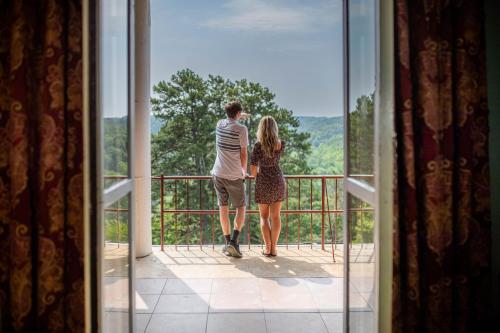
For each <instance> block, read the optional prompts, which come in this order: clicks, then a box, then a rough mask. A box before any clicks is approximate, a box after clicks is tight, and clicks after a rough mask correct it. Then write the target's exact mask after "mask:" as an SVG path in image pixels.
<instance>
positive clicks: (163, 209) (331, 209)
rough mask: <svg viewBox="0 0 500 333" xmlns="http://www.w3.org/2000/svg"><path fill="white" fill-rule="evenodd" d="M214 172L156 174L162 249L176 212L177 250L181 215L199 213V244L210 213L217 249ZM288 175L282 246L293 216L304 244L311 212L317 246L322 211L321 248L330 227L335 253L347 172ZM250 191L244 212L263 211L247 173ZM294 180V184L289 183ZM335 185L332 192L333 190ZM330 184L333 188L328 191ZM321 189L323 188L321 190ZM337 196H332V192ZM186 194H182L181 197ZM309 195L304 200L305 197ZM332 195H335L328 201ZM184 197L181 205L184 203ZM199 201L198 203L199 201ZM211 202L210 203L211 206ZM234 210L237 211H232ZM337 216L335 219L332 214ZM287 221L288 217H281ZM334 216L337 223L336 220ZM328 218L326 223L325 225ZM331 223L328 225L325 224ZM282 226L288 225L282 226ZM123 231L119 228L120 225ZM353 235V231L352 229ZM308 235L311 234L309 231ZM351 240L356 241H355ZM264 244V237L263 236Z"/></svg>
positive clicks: (299, 241) (188, 218)
mask: <svg viewBox="0 0 500 333" xmlns="http://www.w3.org/2000/svg"><path fill="white" fill-rule="evenodd" d="M120 178H123V177H121V176H108V177H106V179H108V180H111V181H116V180H117V179H120ZM211 179H212V177H211V176H165V175H160V176H153V177H152V186H153V187H154V186H158V187H159V189H158V191H159V211H158V214H159V219H160V237H159V238H160V248H161V250H162V251H163V250H164V247H165V235H166V220H167V219H166V217H168V216H171V217H172V219H171V220H172V222H173V226H172V228H171V229H172V232H173V239H174V241H173V244H169V245H174V246H175V249H176V250H177V246H178V245H181V244H179V235H178V227H179V226H180V225H182V223H183V221H182V220H181V218H180V217H184V219H183V220H184V221H191V220H192V218H193V217H194V218H196V217H197V218H199V228H198V229H199V230H198V232H199V244H198V245H199V247H200V249H202V248H203V245H204V241H205V240H204V223H203V218H204V217H207V216H208V217H210V220H211V235H210V236H211V242H210V243H211V245H212V249H214V248H215V244H216V241H215V239H216V237H215V230H216V229H217V228H218V223H216V216H217V215H218V214H219V210H218V207H217V204H216V196H215V190H214V188H213V186H211V185H210V184H209V183H210V181H211ZM285 180H286V199H285V200H284V202H283V206H282V210H281V213H282V215H284V219H282V234H283V233H284V245H285V246H286V248H287V249H288V247H289V245H290V242H289V226H290V221H289V216H290V215H297V216H298V223H297V225H296V228H297V239H296V243H295V244H296V246H297V248H298V249H300V246H301V245H304V244H303V239H301V236H302V233H301V232H302V231H301V226H302V221H303V220H302V219H303V217H304V216H305V217H306V219H307V217H308V222H309V223H308V226H309V230H308V236H309V240H308V243H310V247H311V248H312V247H313V243H314V236H315V235H313V233H314V232H313V229H314V228H313V217H314V216H320V231H321V236H320V244H321V249H322V250H325V245H326V244H327V242H326V238H327V237H326V232H328V234H329V235H328V238H330V242H329V243H330V244H331V250H332V255H334V252H335V246H336V244H337V217H338V216H341V214H343V212H344V210H343V207H342V206H343V204H342V196H340V195H339V192H340V191H343V176H338V175H297V176H293V175H292V176H285ZM246 181H247V190H248V198H247V199H248V200H247V210H246V213H247V214H248V215H249V216H252V215H258V214H259V210H258V207H257V206H256V204H255V203H254V202H253V195H252V192H253V191H252V185H253V183H255V179H254V178H253V177H247V179H246ZM291 184H292V185H291ZM332 187H333V191H332ZM290 188H293V189H295V193H292V192H293V191H290ZM329 189H330V193H329ZM193 191H196V193H195V196H193ZM318 192H319V193H318ZM332 195H333V196H332ZM181 196H182V198H181ZM166 197H168V199H169V204H167V199H166ZM304 199H305V200H304ZM330 199H332V200H330ZM181 201H182V204H181ZM193 201H194V202H195V203H197V207H196V208H193V207H191V203H192V202H193ZM196 201H197V202H196ZM207 206H208V207H207ZM106 211H107V212H114V213H116V214H117V216H118V214H119V213H120V212H124V211H127V209H126V208H122V207H109V208H107V209H106ZM350 211H351V212H353V213H354V214H358V213H364V212H372V211H373V209H372V208H367V207H364V208H351V209H350ZM230 213H231V214H234V213H235V211H234V210H231V211H230ZM332 217H333V218H332ZM283 220H284V221H283ZM332 220H333V223H332ZM327 223H328V225H327ZM327 227H328V230H326V228H327ZM245 228H247V230H246V238H247V239H246V243H247V245H248V247H249V248H250V246H251V244H252V242H251V228H252V223H250V222H247V223H246V225H245ZM283 229H284V230H283ZM192 231H193V230H190V229H188V230H187V234H188V239H189V235H190V234H191V232H192ZM118 232H119V228H118ZM351 234H352V232H351ZM306 237H307V236H306ZM351 242H352V240H351ZM261 244H262V239H261ZM281 244H283V243H281ZM182 245H185V246H187V249H188V250H189V249H190V247H191V246H193V245H194V244H190V242H189V241H188V242H186V243H183V244H182Z"/></svg>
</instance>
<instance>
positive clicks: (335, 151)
mask: <svg viewBox="0 0 500 333" xmlns="http://www.w3.org/2000/svg"><path fill="white" fill-rule="evenodd" d="M297 118H298V119H299V121H300V126H299V131H300V132H308V133H309V134H310V135H311V137H310V139H309V141H310V143H311V145H312V149H311V155H310V156H309V158H308V159H307V160H308V164H309V166H310V167H311V168H312V170H313V172H312V173H313V174H342V173H343V161H344V155H343V151H344V118H343V117H303V116H301V117H297ZM161 126H162V122H161V120H160V119H159V118H156V117H155V116H151V133H152V134H156V133H158V131H159V130H160V128H161Z"/></svg>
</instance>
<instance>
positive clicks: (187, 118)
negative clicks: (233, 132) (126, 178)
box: [151, 69, 311, 175]
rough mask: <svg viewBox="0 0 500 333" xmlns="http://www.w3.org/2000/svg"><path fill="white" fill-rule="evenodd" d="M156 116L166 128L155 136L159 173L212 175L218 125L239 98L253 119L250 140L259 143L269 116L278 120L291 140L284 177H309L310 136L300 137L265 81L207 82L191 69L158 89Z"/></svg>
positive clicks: (296, 124) (154, 160)
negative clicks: (259, 129) (261, 122)
mask: <svg viewBox="0 0 500 333" xmlns="http://www.w3.org/2000/svg"><path fill="white" fill-rule="evenodd" d="M153 91H154V93H155V94H156V97H153V98H152V99H151V104H152V108H153V113H154V115H155V116H156V117H157V118H160V119H161V120H162V121H163V126H162V127H161V129H160V131H159V132H158V133H157V134H154V135H153V138H152V164H153V165H152V168H153V173H155V174H161V173H163V174H170V175H174V174H175V175H207V174H209V172H210V170H211V168H212V165H213V162H214V160H215V125H216V122H217V120H218V119H222V118H225V111H224V108H223V105H224V104H225V103H226V102H227V101H229V100H233V99H239V100H240V101H241V102H242V104H243V107H244V108H245V110H246V111H247V112H248V113H250V114H251V118H250V119H249V120H246V121H245V125H246V126H247V127H248V129H249V138H250V142H251V143H254V142H255V141H256V139H255V137H256V132H257V126H258V122H259V120H260V118H261V117H263V116H265V115H271V116H273V117H274V118H275V119H276V121H277V122H278V126H279V130H280V137H281V138H282V139H283V140H285V141H287V151H286V154H285V156H284V157H283V161H282V167H283V170H284V172H285V173H288V174H292V173H299V174H300V173H307V172H309V171H310V169H309V167H308V165H307V156H308V155H309V153H310V151H311V145H310V144H309V142H308V138H309V134H308V133H299V132H298V127H299V125H300V122H299V120H298V119H297V118H296V117H294V116H293V113H292V111H291V110H288V109H285V108H282V107H280V106H278V105H277V104H276V102H275V101H274V99H275V95H274V94H273V93H272V92H271V91H270V90H269V89H268V88H267V87H264V86H262V85H261V84H260V83H254V82H249V81H247V80H245V79H243V80H239V81H234V82H233V81H230V80H227V79H224V78H222V77H221V76H214V75H210V76H209V77H208V79H206V80H204V79H203V78H202V77H200V76H199V75H197V74H196V73H194V72H193V71H192V70H190V69H184V70H181V71H178V72H177V73H176V74H175V75H173V76H172V78H171V80H170V81H169V82H165V81H160V82H159V83H158V84H157V85H155V86H154V87H153Z"/></svg>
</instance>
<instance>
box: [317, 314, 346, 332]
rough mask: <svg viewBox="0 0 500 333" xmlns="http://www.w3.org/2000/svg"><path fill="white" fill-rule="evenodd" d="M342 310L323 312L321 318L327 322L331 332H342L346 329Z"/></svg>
mask: <svg viewBox="0 0 500 333" xmlns="http://www.w3.org/2000/svg"><path fill="white" fill-rule="evenodd" d="M343 316H344V314H343V313H342V312H334V313H322V314H321V318H323V321H324V322H325V325H326V328H327V329H328V332H329V333H342V332H343V329H344V327H343V326H344V323H343Z"/></svg>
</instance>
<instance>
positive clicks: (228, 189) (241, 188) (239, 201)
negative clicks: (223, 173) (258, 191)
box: [212, 176, 246, 208]
mask: <svg viewBox="0 0 500 333" xmlns="http://www.w3.org/2000/svg"><path fill="white" fill-rule="evenodd" d="M212 178H213V181H214V187H215V192H216V193H217V202H218V203H219V206H227V205H228V204H229V200H231V204H232V205H233V207H234V208H240V207H244V206H246V196H245V180H244V179H235V180H229V179H224V178H220V177H217V176H212Z"/></svg>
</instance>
